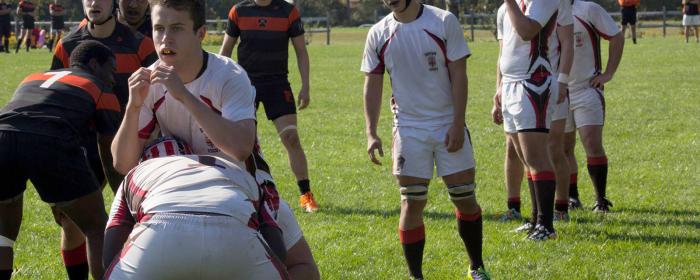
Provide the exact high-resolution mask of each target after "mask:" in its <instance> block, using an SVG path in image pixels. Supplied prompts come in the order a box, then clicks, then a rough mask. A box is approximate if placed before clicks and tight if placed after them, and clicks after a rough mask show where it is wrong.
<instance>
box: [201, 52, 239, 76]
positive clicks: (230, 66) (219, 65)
mask: <svg viewBox="0 0 700 280" xmlns="http://www.w3.org/2000/svg"><path fill="white" fill-rule="evenodd" d="M207 53H208V54H209V61H207V64H208V65H207V68H211V69H212V70H214V71H213V72H212V73H214V76H217V77H230V75H231V74H242V73H245V70H243V67H241V66H240V65H239V64H238V63H236V62H235V61H234V60H233V59H231V58H228V57H225V56H221V55H218V54H215V53H210V52H207Z"/></svg>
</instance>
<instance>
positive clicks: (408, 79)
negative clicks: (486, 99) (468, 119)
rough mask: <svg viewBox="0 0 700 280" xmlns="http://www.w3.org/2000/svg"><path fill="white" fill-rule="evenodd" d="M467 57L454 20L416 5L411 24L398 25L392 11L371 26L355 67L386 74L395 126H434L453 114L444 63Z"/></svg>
mask: <svg viewBox="0 0 700 280" xmlns="http://www.w3.org/2000/svg"><path fill="white" fill-rule="evenodd" d="M469 55H471V52H470V50H469V47H468V46H467V42H466V41H465V40H464V34H463V33H462V27H461V26H460V24H459V21H458V20H457V18H456V17H455V16H454V15H453V14H451V13H450V12H447V11H445V10H442V9H438V8H436V7H433V6H429V5H421V10H420V13H419V15H418V17H417V18H416V20H414V21H412V22H409V23H401V22H399V21H397V20H396V19H395V18H394V16H393V13H392V14H389V15H387V16H386V17H384V19H382V20H380V21H379V22H378V23H377V24H375V25H374V26H372V28H371V29H370V31H369V33H368V34H367V41H366V43H365V50H364V55H363V59H362V66H361V68H360V70H361V71H362V72H365V73H367V74H382V75H383V74H384V71H386V72H388V73H389V76H390V77H391V90H392V99H391V107H392V111H393V113H394V117H395V118H394V125H395V126H419V127H437V126H443V125H448V124H451V123H452V121H453V116H454V107H453V102H452V93H451V92H452V83H451V82H450V74H449V70H448V67H447V65H448V63H450V62H452V61H455V60H458V59H462V58H465V57H468V56H469Z"/></svg>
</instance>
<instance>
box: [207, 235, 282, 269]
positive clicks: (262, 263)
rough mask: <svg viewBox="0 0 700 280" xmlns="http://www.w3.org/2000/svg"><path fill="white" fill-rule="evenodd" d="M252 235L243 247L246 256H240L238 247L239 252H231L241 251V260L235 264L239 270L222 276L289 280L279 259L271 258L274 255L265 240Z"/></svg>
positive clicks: (247, 236)
mask: <svg viewBox="0 0 700 280" xmlns="http://www.w3.org/2000/svg"><path fill="white" fill-rule="evenodd" d="M251 234H252V235H253V236H254V237H253V238H249V236H250V235H246V241H245V244H244V245H243V246H245V247H243V248H245V253H246V254H240V253H241V252H240V251H239V250H240V249H239V248H241V247H238V249H239V250H229V252H236V251H239V255H240V256H238V259H240V260H239V261H238V262H236V264H235V266H237V267H238V269H235V271H233V273H231V274H226V275H221V276H228V278H231V277H233V279H287V278H288V273H287V269H286V268H285V266H284V264H283V263H282V262H280V261H279V260H278V259H277V258H270V257H269V256H273V255H274V253H273V252H272V250H271V249H270V247H269V246H268V245H267V244H266V243H265V240H264V239H263V238H262V237H261V236H260V235H259V234H256V233H254V232H253V233H251ZM233 260H235V259H233ZM213 276H218V275H213ZM212 279H215V278H212ZM218 279H223V278H221V277H220V278H218Z"/></svg>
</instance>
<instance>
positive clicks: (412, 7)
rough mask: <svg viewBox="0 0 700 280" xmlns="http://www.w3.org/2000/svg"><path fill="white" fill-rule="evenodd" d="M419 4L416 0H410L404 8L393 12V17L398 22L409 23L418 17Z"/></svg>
mask: <svg viewBox="0 0 700 280" xmlns="http://www.w3.org/2000/svg"><path fill="white" fill-rule="evenodd" d="M420 8H421V4H420V2H419V1H417V0H413V1H411V3H410V4H408V7H406V9H405V10H403V11H401V12H394V19H396V21H398V22H400V23H409V22H412V21H414V20H416V19H418V14H419V13H420Z"/></svg>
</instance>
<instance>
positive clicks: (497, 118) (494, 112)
mask: <svg viewBox="0 0 700 280" xmlns="http://www.w3.org/2000/svg"><path fill="white" fill-rule="evenodd" d="M502 49H503V40H498V59H497V60H496V94H494V95H493V107H492V108H491V118H492V120H493V122H494V123H495V124H499V125H500V124H502V123H503V113H502V112H501V88H502V87H501V79H502V77H503V75H502V74H501V51H502Z"/></svg>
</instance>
